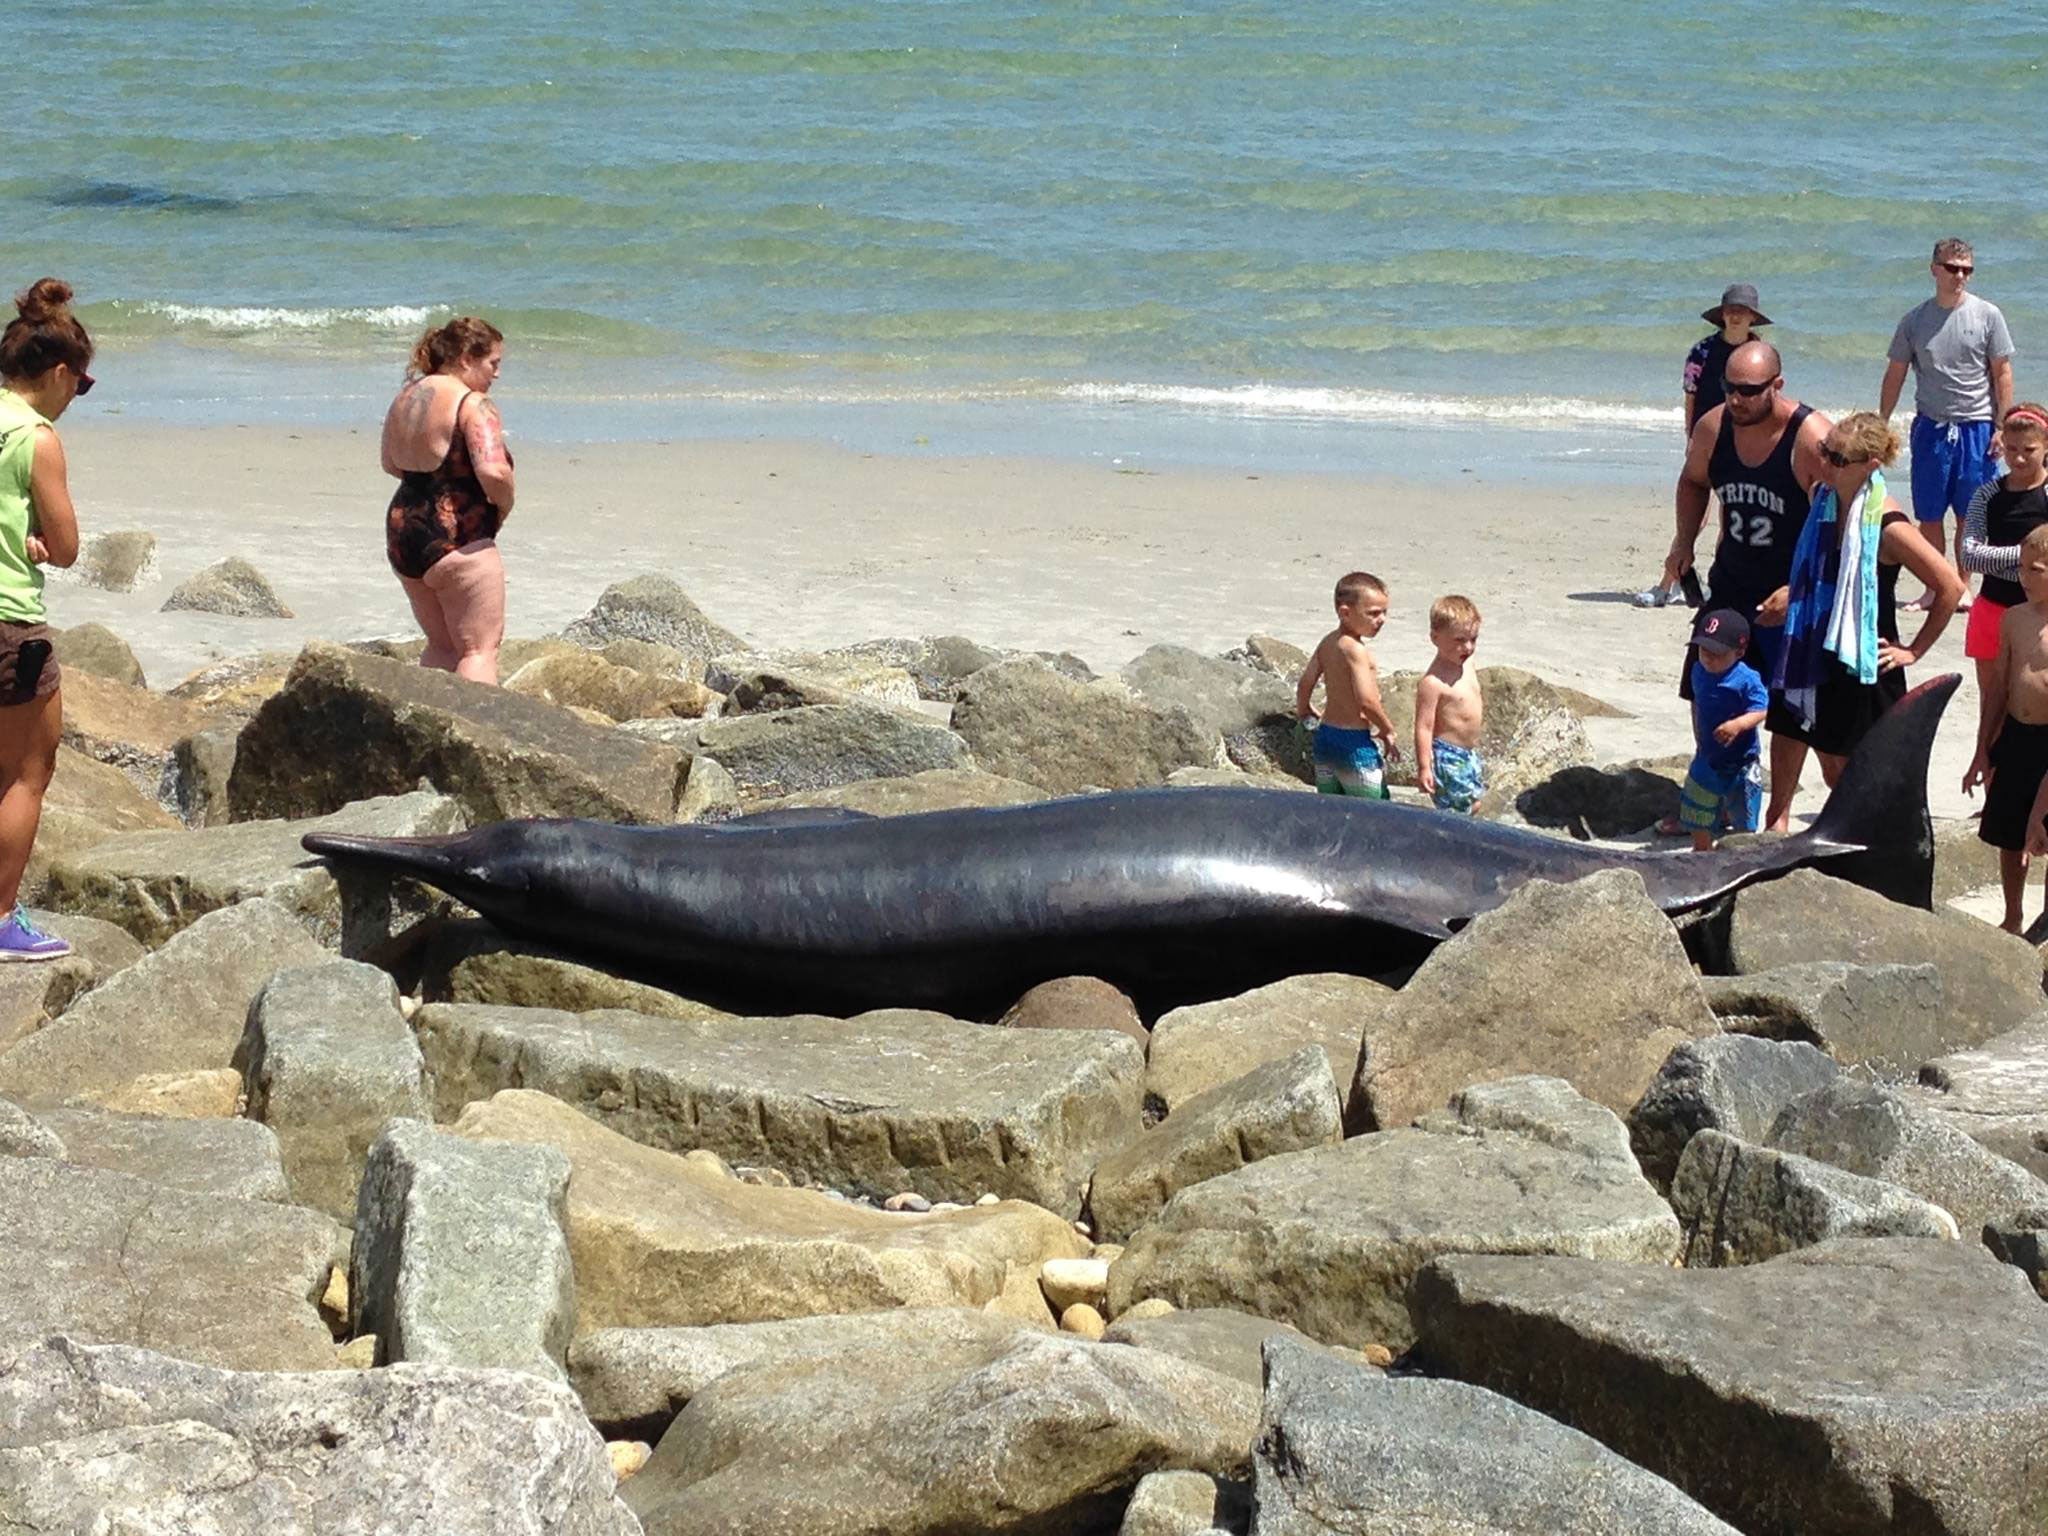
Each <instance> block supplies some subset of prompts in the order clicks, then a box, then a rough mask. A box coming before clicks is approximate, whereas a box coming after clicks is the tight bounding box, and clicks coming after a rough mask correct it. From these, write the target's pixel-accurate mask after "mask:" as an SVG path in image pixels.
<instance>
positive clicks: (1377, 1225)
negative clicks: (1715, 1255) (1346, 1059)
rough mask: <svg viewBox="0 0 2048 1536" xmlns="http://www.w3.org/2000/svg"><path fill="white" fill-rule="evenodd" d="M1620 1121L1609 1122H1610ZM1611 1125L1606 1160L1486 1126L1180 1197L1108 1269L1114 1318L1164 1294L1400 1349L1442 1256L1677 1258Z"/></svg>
mask: <svg viewBox="0 0 2048 1536" xmlns="http://www.w3.org/2000/svg"><path fill="white" fill-rule="evenodd" d="M1608 1118H1609V1120H1610V1121H1612V1119H1613V1117H1612V1116H1609V1117H1608ZM1625 1134H1626V1133H1625V1132H1624V1131H1623V1130H1622V1128H1621V1126H1620V1123H1619V1122H1618V1121H1613V1124H1612V1134H1611V1137H1610V1144H1609V1145H1607V1146H1604V1147H1602V1148H1600V1149H1598V1150H1593V1149H1589V1148H1587V1147H1585V1146H1581V1145H1567V1146H1558V1145H1554V1144H1552V1143H1551V1142H1549V1141H1546V1140H1541V1139H1538V1138H1537V1137H1535V1136H1532V1135H1524V1134H1520V1133H1518V1132H1515V1131H1508V1130H1502V1129H1497V1128H1492V1127H1486V1128H1481V1127H1478V1126H1473V1125H1462V1126H1459V1127H1457V1128H1455V1129H1450V1128H1447V1129H1444V1130H1422V1129H1415V1128H1408V1129H1403V1130H1398V1131H1381V1132H1377V1133H1375V1134H1371V1135H1365V1136H1357V1137H1353V1138H1352V1139H1351V1140H1349V1141H1347V1142H1344V1143H1343V1144H1342V1145H1340V1146H1334V1147H1322V1148H1318V1149H1316V1150H1314V1151H1310V1152H1293V1153H1289V1154H1287V1155H1285V1156H1283V1157H1271V1158H1267V1159H1266V1160H1265V1161H1263V1162H1258V1163H1253V1164H1251V1165H1250V1166H1249V1167H1246V1168H1243V1169H1240V1170H1239V1171H1238V1172H1236V1173H1232V1174H1226V1175H1225V1176H1223V1177H1222V1178H1217V1179H1210V1180H1208V1181H1207V1182H1205V1183H1201V1184H1196V1185H1194V1186H1192V1187H1191V1188H1188V1189H1184V1190H1182V1191H1181V1192H1180V1193H1179V1194H1178V1195H1176V1196H1174V1198H1173V1199H1172V1200H1171V1201H1169V1202H1168V1203H1167V1206H1166V1209H1165V1210H1164V1211H1162V1212H1161V1213H1160V1215H1159V1218H1158V1219H1157V1220H1156V1221H1154V1222H1153V1223H1152V1224H1151V1225H1149V1226H1147V1227H1144V1228H1142V1229H1140V1230H1139V1232H1138V1233H1137V1234H1136V1235H1135V1236H1134V1237H1133V1238H1132V1239H1131V1241H1130V1243H1129V1245H1128V1246H1127V1247H1126V1248H1125V1250H1124V1252H1123V1255H1122V1256H1121V1257H1120V1258H1118V1259H1117V1260H1116V1262H1115V1263H1114V1264H1113V1265H1111V1267H1110V1279H1109V1305H1110V1311H1111V1315H1115V1314H1117V1313H1121V1312H1123V1311H1125V1310H1127V1309H1128V1308H1129V1307H1130V1306H1131V1305H1132V1304H1133V1303H1135V1302H1138V1301H1141V1300H1144V1299H1146V1298H1148V1297H1159V1298H1161V1299H1163V1300H1166V1301H1170V1302H1172V1303H1173V1304H1174V1305H1175V1306H1177V1307H1235V1308H1238V1309H1239V1310H1241V1311H1246V1312H1252V1313H1256V1314H1258V1315H1259V1316H1261V1317H1268V1318H1273V1319H1276V1320H1278V1321H1281V1322H1288V1323H1292V1324H1293V1325H1294V1326H1295V1327H1297V1328H1299V1329H1300V1330H1301V1331H1302V1332H1303V1333H1306V1334H1308V1335H1309V1336H1310V1337H1311V1338H1315V1339H1320V1340H1322V1341H1323V1342H1325V1343H1329V1344H1344V1345H1348V1346H1350V1347H1352V1348H1362V1347H1363V1346H1365V1345H1367V1344H1373V1343H1379V1344H1385V1345H1387V1346H1389V1347H1390V1348H1394V1349H1397V1350H1398V1349H1400V1348H1401V1347H1403V1346H1404V1345H1406V1344H1407V1343H1408V1341H1409V1340H1410V1339H1411V1338H1412V1337H1413V1327H1412V1325H1411V1324H1410V1322H1409V1316H1408V1300H1407V1295H1408V1284H1409V1281H1410V1280H1411V1279H1412V1278H1413V1277H1414V1275H1415V1272H1416V1271H1417V1270H1419V1269H1420V1268H1421V1267H1422V1266H1423V1265H1425V1264H1427V1263H1428V1262H1429V1261H1430V1260H1431V1259H1433V1258H1436V1257H1437V1256H1438V1255H1440V1254H1445V1253H1570V1254H1581V1255H1586V1256H1589V1257H1598V1258H1603V1259H1612V1260H1619V1261H1624V1262H1635V1263H1644V1264H1669V1263H1670V1262H1671V1261H1672V1260H1673V1259H1675V1258H1676V1257H1677V1256H1678V1250H1679V1229H1678V1222H1677V1220H1676V1218H1674V1217H1673V1216H1672V1214H1671V1209H1670V1207H1669V1206H1667V1205H1666V1204H1665V1203H1664V1202H1663V1200H1661V1199H1660V1198H1658V1195H1657V1192H1656V1191H1655V1190H1654V1189H1652V1188H1651V1187H1650V1185H1649V1183H1648V1182H1647V1181H1646V1180H1645V1179H1644V1178H1643V1176H1642V1175H1641V1174H1640V1173H1639V1172H1638V1171H1637V1169H1636V1166H1635V1162H1634V1160H1633V1159H1632V1158H1630V1157H1629V1156H1628V1154H1627V1150H1626V1141H1625Z"/></svg>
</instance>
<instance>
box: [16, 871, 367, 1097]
mask: <svg viewBox="0 0 2048 1536" xmlns="http://www.w3.org/2000/svg"><path fill="white" fill-rule="evenodd" d="M325 958H326V952H325V951H324V950H322V949H321V947H320V946H319V945H318V944H317V943H315V942H314V941H313V938H312V936H311V935H309V934H308V933H307V932H306V930H305V928H304V927H303V926H301V925H300V923H299V921H298V920H297V919H296V918H295V917H293V916H292V915H291V913H289V912H287V911H286V910H285V909H284V908H283V907H280V906H278V905H277V904H276V903H274V902H271V901H266V900H263V899H261V898H258V899H255V900H252V901H245V902H241V903H239V904H237V905H235V906H232V907H226V908H223V909H222V910H221V911H218V912H210V913H208V914H207V915H206V916H205V917H202V918H200V919H199V920H198V921H197V922H195V923H193V924H192V926H191V927H189V928H187V929H185V930H184V931H183V932H181V933H180V934H178V935H177V937H175V938H173V939H172V940H170V942H169V943H167V944H165V945H164V947H163V948H162V949H159V950H157V951H156V952H155V953H154V954H151V955H149V956H147V957H145V958H143V959H141V960H138V961H136V962H135V963H134V964H133V965H131V966H129V967H127V968H126V969H125V970H123V971H121V972H120V973H119V974H117V975H116V976H114V977H113V978H111V979H110V980H108V981H106V982H104V983H102V984H101V985H99V986H97V987H95V988H94V989H93V990H92V991H91V992H88V993H87V994H86V995H85V996H84V997H82V998H80V999H79V1000H78V1001H77V1002H75V1003H73V1004H72V1005H71V1006H70V1008H68V1009H67V1010H65V1013H64V1016H63V1017H62V1018H59V1019H57V1020H55V1021H53V1022H52V1023H50V1024H49V1025H47V1026H46V1027H44V1028H43V1029H40V1030H38V1031H37V1032H36V1033H35V1034H33V1035H30V1036H29V1037H28V1038H27V1039H25V1040H23V1041H22V1042H21V1043H20V1044H18V1045H16V1046H14V1047H13V1048H12V1049H11V1050H9V1051H7V1052H5V1053H4V1054H0V1094H5V1095H6V1096H7V1097H9V1098H13V1099H19V1100H21V1101H23V1102H24V1103H62V1102H65V1101H67V1100H71V1099H82V1100H84V1101H86V1102H88V1103H95V1104H104V1105H108V1106H110V1107H120V1106H122V1105H125V1104H131V1103H133V1102H134V1101H133V1098H132V1097H131V1091H132V1090H133V1089H134V1088H135V1086H136V1084H137V1083H138V1081H139V1080H143V1079H149V1078H162V1077H164V1076H167V1075H173V1074H191V1073H198V1072H206V1071H216V1070H218V1071H226V1070H227V1069H228V1068H229V1067H230V1066H231V1064H232V1061H233V1058H234V1053H235V1046H236V1044H237V1043H238V1042H239V1041H240V1040H241V1038H242V1026H243V1022H244V1020H245V1019H246V1018H247V1016H248V1012H249V1002H250V1000H251V999H252V998H253V997H255V995H256V993H257V991H258V990H259V989H260V988H261V987H262V985H263V983H264V982H265V981H267V980H269V978H270V975H271V973H272V972H273V971H276V970H278V969H280V968H281V967H283V966H288V965H307V964H311V963H312V962H314V961H318V960H322V959H325ZM230 1098H232V1095H230ZM230 1109H232V1105H230Z"/></svg>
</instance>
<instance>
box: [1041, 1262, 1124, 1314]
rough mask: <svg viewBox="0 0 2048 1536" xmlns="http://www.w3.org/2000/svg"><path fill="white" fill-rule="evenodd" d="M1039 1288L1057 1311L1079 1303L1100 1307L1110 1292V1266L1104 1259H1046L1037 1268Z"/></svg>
mask: <svg viewBox="0 0 2048 1536" xmlns="http://www.w3.org/2000/svg"><path fill="white" fill-rule="evenodd" d="M1038 1288H1039V1289H1040V1290H1041V1291H1043V1292H1045V1299H1046V1301H1047V1303H1048V1304H1050V1305H1051V1307H1052V1309H1053V1311H1055V1312H1064V1311H1066V1310H1067V1308H1069V1307H1071V1306H1073V1305H1074V1304H1075V1303H1077V1302H1085V1303H1087V1304H1088V1305H1089V1306H1091V1307H1100V1306H1101V1305H1102V1303H1103V1299H1104V1298H1105V1297H1106V1296H1108V1295H1109V1265H1107V1264H1106V1263H1104V1262H1103V1261H1102V1260H1101V1259H1047V1260H1046V1261H1045V1264H1044V1267H1042V1268H1041V1269H1040V1270H1039V1271H1038Z"/></svg>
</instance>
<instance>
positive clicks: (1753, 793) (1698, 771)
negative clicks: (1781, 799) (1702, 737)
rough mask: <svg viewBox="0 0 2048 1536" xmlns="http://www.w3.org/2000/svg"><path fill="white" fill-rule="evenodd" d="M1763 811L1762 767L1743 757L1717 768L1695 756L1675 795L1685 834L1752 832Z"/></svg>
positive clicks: (1754, 761) (1704, 754)
mask: <svg viewBox="0 0 2048 1536" xmlns="http://www.w3.org/2000/svg"><path fill="white" fill-rule="evenodd" d="M1763 811H1764V771H1763V764H1762V763H1761V762H1760V761H1758V760H1757V759H1756V758H1754V757H1752V758H1746V759H1745V760H1743V761H1742V762H1739V763H1737V764H1735V765H1734V766H1733V767H1730V768H1716V767H1715V766H1714V765H1713V764H1712V763H1711V762H1709V761H1708V760H1707V754H1706V753H1704V752H1701V753H1698V754H1697V755H1695V756H1694V758H1693V760H1692V766H1691V767H1690V768H1688V769H1686V770H1685V787H1684V788H1683V789H1681V790H1680V791H1679V792H1678V824H1679V825H1680V826H1681V827H1684V828H1685V830H1686V831H1688V832H1712V831H1715V830H1716V829H1717V828H1719V827H1722V826H1725V827H1726V828H1727V829H1728V830H1729V831H1730V832H1754V831H1755V830H1756V825H1757V822H1758V821H1760V820H1761V819H1762V818H1763Z"/></svg>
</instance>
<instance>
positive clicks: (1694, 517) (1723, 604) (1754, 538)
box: [1664, 341, 1832, 831]
mask: <svg viewBox="0 0 2048 1536" xmlns="http://www.w3.org/2000/svg"><path fill="white" fill-rule="evenodd" d="M1781 369H1782V365H1781V364H1780V362H1779V359H1778V349H1777V348H1776V347H1774V346H1772V345H1771V344H1770V343H1769V342H1767V341H1748V342H1744V343H1743V344H1742V345H1741V346H1739V347H1737V348H1736V349H1735V351H1734V352H1732V353H1731V354H1729V358H1728V367H1727V370H1726V373H1725V375H1724V377H1725V379H1726V383H1727V397H1726V399H1725V400H1724V401H1723V403H1722V404H1720V405H1718V406H1715V407H1714V408H1713V409H1712V410H1709V411H1705V412H1703V413H1701V416H1700V419H1699V420H1698V421H1697V422H1695V423H1694V424H1693V430H1692V438H1691V440H1690V442H1689V443H1688V444H1687V445H1686V454H1685V468H1684V470H1683V471H1681V472H1680V474H1679V477H1678V496H1677V502H1678V531H1677V535H1676V536H1675V537H1674V538H1673V539H1672V541H1671V552H1670V554H1669V555H1667V556H1666V557H1665V561H1664V581H1665V584H1666V585H1667V586H1668V585H1669V584H1670V583H1672V582H1674V581H1676V580H1678V578H1679V577H1680V576H1682V575H1683V574H1684V573H1685V572H1686V571H1689V570H1691V569H1692V564H1693V546H1694V544H1695V543H1697V542H1698V539H1699V533H1700V527H1701V525H1702V524H1703V523H1705V521H1706V518H1707V496H1708V493H1709V492H1711V493H1712V494H1713V495H1714V497H1715V498H1716V500H1718V501H1719V503H1720V506H1721V533H1720V537H1719V540H1718V542H1717V543H1716V544H1715V546H1714V563H1713V565H1712V566H1711V567H1710V568H1709V569H1708V571H1707V587H1708V590H1709V592H1710V593H1711V599H1710V600H1711V602H1712V604H1713V606H1714V607H1716V608H1733V609H1734V610H1735V611H1736V612H1737V613H1740V614H1741V615H1742V616H1743V617H1744V618H1746V619H1748V620H1749V622H1750V639H1749V656H1750V662H1751V665H1753V666H1755V667H1756V669H1757V671H1758V672H1759V673H1761V674H1762V676H1763V679H1764V682H1765V683H1766V684H1767V685H1768V684H1769V683H1770V682H1771V680H1772V677H1773V674H1774V673H1775V672H1776V670H1777V659H1778V645H1779V642H1780V640H1781V639H1782V637H1783V635H1784V625H1785V600H1786V596H1787V593H1786V583H1787V582H1788V581H1789V580H1790V579H1791V576H1792V554H1793V551H1794V550H1795V549H1796V548H1797V547H1798V544H1799V534H1800V531H1801V530H1802V529H1804V528H1805V526H1806V513H1807V509H1808V507H1809V506H1810V505H1811V502H1812V498H1811V495H1810V487H1811V486H1812V485H1813V483H1814V482H1815V481H1816V480H1818V479H1819V478H1820V473H1821V458H1820V445H1821V443H1822V442H1823V441H1824V440H1825V439H1826V437H1827V435H1828V431H1829V429H1830V427H1831V425H1832V424H1831V423H1830V422H1829V421H1828V419H1827V418H1826V417H1825V416H1823V415H1821V414H1820V412H1818V411H1816V410H1814V409H1813V408H1812V407H1811V406H1805V405H1801V404H1800V403H1799V402H1798V401H1797V400H1794V399H1792V398H1791V397H1790V396H1789V395H1787V394H1786V393H1785V379H1784V376H1783V373H1782V371H1781ZM1691 672H1692V654H1691V652H1690V650H1688V651H1687V653H1686V663H1685V673H1684V674H1683V675H1682V676H1681V677H1680V679H1679V688H1678V693H1679V697H1680V698H1688V697H1690V688H1691ZM1805 761H1806V746H1805V743H1803V742H1798V741H1794V740H1792V739H1791V738H1790V737H1785V736H1777V735H1773V736H1772V737H1771V803H1770V809H1769V810H1768V811H1767V812H1766V813H1765V825H1766V826H1768V827H1771V828H1773V829H1775V830H1778V831H1784V830H1786V829H1787V826H1788V824H1789V822H1790V820H1791V816H1792V796H1793V795H1794V794H1795V793H1796V792H1797V790H1798V788H1799V770H1800V768H1801V767H1802V766H1803V765H1804V763H1805Z"/></svg>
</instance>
